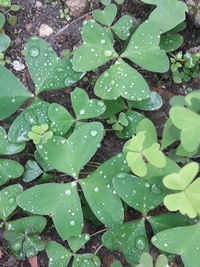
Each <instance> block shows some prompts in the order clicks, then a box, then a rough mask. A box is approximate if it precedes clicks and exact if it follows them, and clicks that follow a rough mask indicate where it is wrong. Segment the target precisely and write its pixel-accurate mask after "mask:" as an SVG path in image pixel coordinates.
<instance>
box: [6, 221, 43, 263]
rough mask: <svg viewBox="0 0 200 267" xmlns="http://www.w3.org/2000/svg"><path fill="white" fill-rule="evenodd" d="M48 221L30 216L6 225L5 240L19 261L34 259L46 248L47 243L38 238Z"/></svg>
mask: <svg viewBox="0 0 200 267" xmlns="http://www.w3.org/2000/svg"><path fill="white" fill-rule="evenodd" d="M46 223H47V221H46V219H45V218H44V217H41V216H30V217H25V218H22V219H18V220H15V221H11V222H8V223H6V231H5V232H4V238H5V239H6V240H7V241H8V245H9V247H10V250H11V252H12V254H14V255H15V257H16V258H17V259H23V258H25V257H28V258H32V257H33V256H35V255H37V254H38V252H39V251H41V250H43V249H44V248H45V242H44V241H42V240H41V239H40V237H39V236H38V234H39V233H41V232H42V231H43V230H44V228H45V226H46Z"/></svg>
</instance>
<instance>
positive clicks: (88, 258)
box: [73, 253, 101, 267]
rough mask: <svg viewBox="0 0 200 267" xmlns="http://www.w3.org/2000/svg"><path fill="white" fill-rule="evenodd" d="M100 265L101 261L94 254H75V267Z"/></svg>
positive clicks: (95, 266)
mask: <svg viewBox="0 0 200 267" xmlns="http://www.w3.org/2000/svg"><path fill="white" fill-rule="evenodd" d="M80 266H81V267H100V266H101V261H100V259H99V258H98V257H97V256H96V255H94V254H89V253H87V254H79V255H75V257H74V262H73V267H80Z"/></svg>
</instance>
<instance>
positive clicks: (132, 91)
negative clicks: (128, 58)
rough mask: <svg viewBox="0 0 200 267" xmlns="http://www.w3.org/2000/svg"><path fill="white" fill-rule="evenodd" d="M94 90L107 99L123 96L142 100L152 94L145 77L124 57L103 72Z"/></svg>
mask: <svg viewBox="0 0 200 267" xmlns="http://www.w3.org/2000/svg"><path fill="white" fill-rule="evenodd" d="M94 91H95V94H96V95H97V96H99V97H101V98H103V99H107V100H112V99H117V98H118V97H120V96H122V97H123V98H126V99H129V100H137V101H141V100H143V99H146V98H149V94H150V91H149V87H148V85H147V83H146V81H145V80H144V78H143V77H142V76H141V75H140V73H139V72H138V71H136V70H135V69H133V68H132V67H130V66H129V65H128V64H127V63H125V61H124V60H122V59H118V60H117V61H116V62H115V63H114V65H112V66H111V67H110V68H109V69H108V70H106V71H105V72H104V73H103V74H101V76H100V77H99V78H98V80H97V82H96V84H95V88H94Z"/></svg>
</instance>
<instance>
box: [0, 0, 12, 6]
mask: <svg viewBox="0 0 200 267" xmlns="http://www.w3.org/2000/svg"><path fill="white" fill-rule="evenodd" d="M0 5H1V6H3V7H10V6H11V3H10V0H0Z"/></svg>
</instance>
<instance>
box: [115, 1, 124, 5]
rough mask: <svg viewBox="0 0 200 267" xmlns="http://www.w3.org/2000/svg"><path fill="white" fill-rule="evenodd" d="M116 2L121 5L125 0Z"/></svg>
mask: <svg viewBox="0 0 200 267" xmlns="http://www.w3.org/2000/svg"><path fill="white" fill-rule="evenodd" d="M115 2H116V3H117V4H118V5H121V4H122V3H124V0H115Z"/></svg>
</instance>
